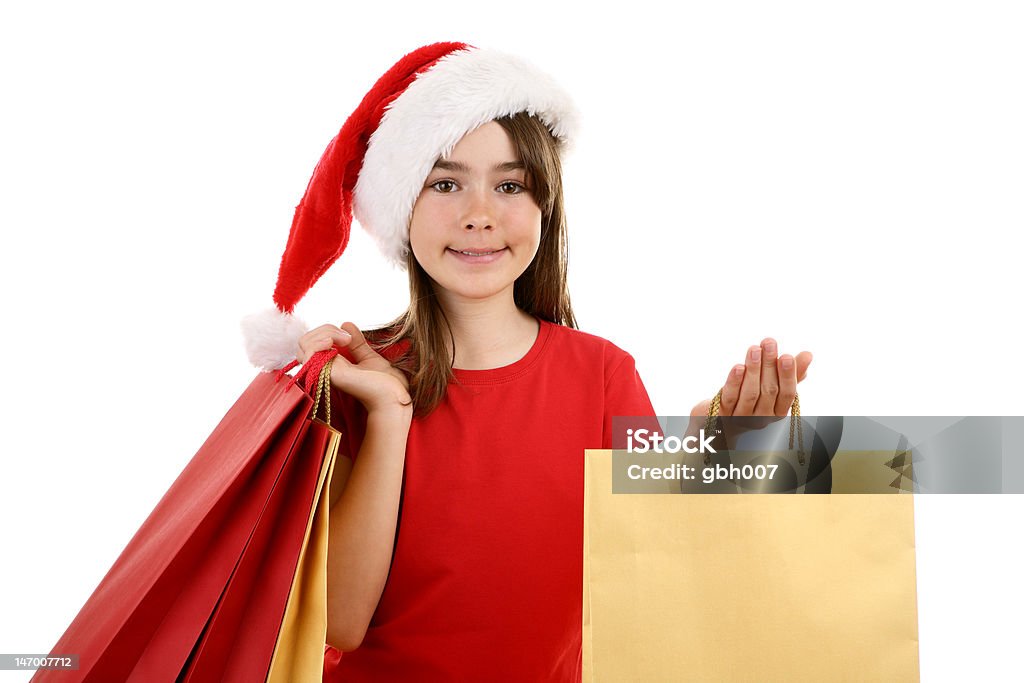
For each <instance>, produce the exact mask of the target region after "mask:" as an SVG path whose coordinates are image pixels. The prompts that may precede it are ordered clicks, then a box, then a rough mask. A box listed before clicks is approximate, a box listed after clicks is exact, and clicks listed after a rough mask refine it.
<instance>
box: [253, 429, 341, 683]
mask: <svg viewBox="0 0 1024 683" xmlns="http://www.w3.org/2000/svg"><path fill="white" fill-rule="evenodd" d="M340 436H341V434H340V432H334V433H333V441H332V443H331V444H330V446H329V447H328V454H329V455H328V458H327V459H326V460H325V462H324V467H323V468H322V470H321V472H320V480H319V484H318V486H319V492H318V493H317V497H316V500H314V501H313V505H314V509H313V515H312V516H310V519H309V524H308V526H307V527H306V535H305V538H304V540H303V546H302V552H301V554H300V556H299V562H298V566H297V567H296V570H295V578H294V579H293V581H292V588H291V592H290V594H289V595H288V605H287V607H286V608H285V613H284V621H283V623H282V624H281V631H280V633H279V634H278V637H277V644H276V646H275V648H274V656H273V658H272V659H271V662H270V673H269V675H268V676H267V683H306V682H307V681H321V680H322V677H323V666H324V646H325V643H326V641H327V532H328V522H329V518H330V512H331V508H330V490H331V477H332V475H333V473H334V463H335V460H336V458H337V453H338V446H339V438H340Z"/></svg>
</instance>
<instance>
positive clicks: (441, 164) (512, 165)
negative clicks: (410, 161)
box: [434, 159, 526, 173]
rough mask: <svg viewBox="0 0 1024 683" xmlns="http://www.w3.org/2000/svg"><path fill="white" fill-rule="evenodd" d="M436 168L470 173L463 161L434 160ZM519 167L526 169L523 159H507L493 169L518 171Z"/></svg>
mask: <svg viewBox="0 0 1024 683" xmlns="http://www.w3.org/2000/svg"><path fill="white" fill-rule="evenodd" d="M434 168H435V169H441V170H442V171H458V172H460V173H469V170H470V169H469V166H467V165H466V164H464V163H462V162H461V161H448V160H446V159H438V160H437V161H435V162H434ZM519 169H526V165H525V164H523V162H521V161H506V162H503V163H500V164H495V166H494V168H493V169H492V170H494V171H500V172H506V171H517V170H519Z"/></svg>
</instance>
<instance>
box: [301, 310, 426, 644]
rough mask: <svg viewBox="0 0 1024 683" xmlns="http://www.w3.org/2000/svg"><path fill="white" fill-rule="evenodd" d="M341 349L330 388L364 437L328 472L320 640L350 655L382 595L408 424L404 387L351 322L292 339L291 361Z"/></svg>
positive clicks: (403, 379)
mask: <svg viewBox="0 0 1024 683" xmlns="http://www.w3.org/2000/svg"><path fill="white" fill-rule="evenodd" d="M332 346H333V347H335V348H338V349H342V351H343V355H339V356H337V357H336V358H335V359H334V361H333V363H332V365H331V384H332V386H334V387H337V388H338V389H339V390H341V391H343V392H345V393H346V394H348V395H350V396H352V397H353V398H355V399H356V400H358V401H359V402H360V403H362V404H363V407H364V408H365V409H366V433H365V434H364V436H363V440H362V444H361V445H360V447H359V453H358V455H357V457H356V458H355V461H354V463H353V462H352V461H350V460H348V458H339V460H338V463H336V465H335V466H336V467H337V466H338V464H342V467H341V468H340V469H339V470H338V472H337V473H336V477H337V478H336V479H335V475H332V481H331V489H330V502H331V512H330V518H329V528H328V537H327V643H328V644H329V645H331V646H333V647H335V648H337V649H339V650H342V651H345V650H354V649H356V648H357V647H359V644H360V643H361V642H362V641H363V636H365V635H366V629H367V627H368V626H369V624H370V619H371V618H372V617H373V613H374V611H376V609H377V603H378V602H380V596H381V594H382V593H383V592H384V584H385V582H386V581H387V576H388V571H389V569H390V567H391V554H392V551H393V549H394V545H395V529H396V527H397V521H398V501H399V498H400V495H401V489H402V473H403V471H404V468H405V445H406V441H407V440H408V438H409V427H410V425H411V424H412V415H413V407H412V400H411V399H410V397H409V383H408V381H407V379H406V377H405V375H404V374H402V372H401V371H400V370H398V369H396V368H394V367H392V366H391V363H389V362H388V361H387V359H385V358H383V357H382V356H381V355H380V354H378V353H377V352H376V351H375V350H374V349H373V348H372V347H370V345H369V344H367V343H366V339H365V338H364V337H363V334H362V332H361V331H360V330H359V328H358V327H356V326H355V325H353V324H352V323H348V322H347V323H344V324H343V325H342V327H341V328H338V327H335V326H333V325H321V326H320V327H318V328H316V329H315V330H312V331H310V332H307V333H306V334H305V335H303V336H302V338H301V339H299V354H298V356H297V359H298V360H299V361H301V362H303V363H305V362H306V361H307V360H308V359H309V357H310V356H312V355H313V354H314V353H316V352H317V351H322V350H325V349H330V348H331V347H332Z"/></svg>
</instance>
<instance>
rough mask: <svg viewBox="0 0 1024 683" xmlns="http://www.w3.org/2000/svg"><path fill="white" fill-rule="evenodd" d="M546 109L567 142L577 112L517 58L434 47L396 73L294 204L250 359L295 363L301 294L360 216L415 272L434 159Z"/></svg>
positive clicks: (358, 113) (249, 329)
mask: <svg viewBox="0 0 1024 683" xmlns="http://www.w3.org/2000/svg"><path fill="white" fill-rule="evenodd" d="M519 112H527V113H529V114H532V115H535V116H537V117H538V118H539V119H540V120H541V121H543V122H544V124H545V125H546V126H547V127H548V129H549V130H550V131H551V133H552V134H553V135H554V136H555V137H557V138H559V139H560V140H561V142H562V144H563V147H564V148H566V149H567V148H568V147H569V146H570V145H571V143H572V141H573V138H574V136H575V133H576V129H577V126H578V115H577V113H576V109H575V107H574V106H573V104H572V101H571V100H570V99H569V97H568V95H567V94H566V93H565V91H564V90H562V88H561V87H559V86H558V84H557V83H555V82H554V80H552V79H551V77H550V76H548V75H547V74H545V73H543V72H542V71H540V70H538V69H537V68H536V67H534V66H532V65H530V64H529V63H527V62H525V61H523V60H522V59H519V58H518V57H514V56H512V55H508V54H505V53H503V52H498V51H495V50H485V49H480V48H476V47H473V46H471V45H467V44H465V43H434V44H431V45H427V46H425V47H422V48H420V49H418V50H415V51H413V52H410V53H409V54H407V55H406V56H404V57H403V58H402V59H400V60H399V61H398V63H396V64H395V65H394V66H393V67H391V69H389V70H388V71H387V73H385V74H384V75H383V76H382V77H381V78H380V79H379V80H378V81H377V83H376V84H374V86H373V88H371V90H370V92H369V93H367V94H366V96H365V97H364V98H363V100H362V102H360V104H359V106H358V107H357V108H356V110H355V111H354V112H353V113H352V115H351V116H349V118H348V119H347V120H346V121H345V124H344V125H343V126H342V127H341V130H340V131H339V132H338V134H337V135H336V136H335V137H334V139H333V140H331V142H330V144H329V145H328V146H327V149H326V151H325V152H324V154H323V156H322V157H321V158H320V161H319V162H318V163H317V165H316V169H315V170H314V171H313V176H312V177H311V178H310V180H309V184H308V185H307V187H306V192H305V194H304V195H303V197H302V201H301V202H299V205H298V206H297V207H296V208H295V217H294V218H293V220H292V227H291V232H290V233H289V235H288V243H287V246H286V247H285V251H284V255H283V257H282V258H281V267H280V270H279V271H278V278H277V287H276V289H275V290H274V304H275V307H274V308H273V309H269V310H267V311H266V312H264V313H258V314H255V315H251V316H248V317H247V318H245V319H244V320H243V321H242V330H243V334H244V336H245V343H246V351H247V353H248V355H249V360H250V361H251V362H252V363H253V365H256V366H258V367H261V368H263V369H264V370H273V369H277V368H282V367H284V366H286V365H287V364H288V363H290V362H291V361H292V360H294V359H295V354H296V352H297V351H298V340H299V338H300V337H301V336H302V335H303V334H305V332H306V326H305V325H304V324H303V323H302V322H301V321H299V320H298V319H297V318H296V317H294V310H295V306H296V304H298V302H299V300H301V299H302V297H303V296H305V294H306V292H308V291H309V290H310V289H311V288H312V287H313V285H314V284H315V283H316V281H317V280H318V279H320V276H321V275H323V274H324V273H325V272H326V271H327V269H328V268H329V267H330V266H331V265H332V264H333V263H334V262H335V261H336V260H337V259H338V257H339V256H341V254H342V252H344V250H345V247H346V246H347V245H348V239H349V234H350V229H351V224H352V218H353V215H354V217H355V219H356V220H357V221H359V224H360V225H362V226H363V228H364V229H365V230H366V231H367V232H368V233H370V235H371V236H372V237H373V239H374V240H375V241H376V243H377V246H378V247H379V248H380V250H381V251H382V252H383V253H384V255H385V257H387V259H388V260H389V261H390V262H392V263H393V264H395V265H396V266H398V267H399V268H403V269H404V267H405V259H406V256H407V253H408V250H409V221H410V218H411V217H412V209H413V206H414V205H415V203H416V199H417V198H418V197H419V195H420V192H421V191H422V189H423V181H424V180H425V179H426V177H427V176H428V175H429V174H430V170H431V169H432V168H433V166H434V163H435V162H436V161H437V160H438V159H439V158H441V157H445V156H447V155H449V154H450V153H451V151H452V149H453V148H454V147H455V145H456V143H458V141H459V140H461V139H462V137H463V136H465V135H466V134H467V133H469V132H471V131H473V130H475V129H476V128H478V127H480V126H481V125H483V124H485V123H487V122H488V121H492V120H494V119H496V118H501V117H503V116H509V115H512V114H517V113H519Z"/></svg>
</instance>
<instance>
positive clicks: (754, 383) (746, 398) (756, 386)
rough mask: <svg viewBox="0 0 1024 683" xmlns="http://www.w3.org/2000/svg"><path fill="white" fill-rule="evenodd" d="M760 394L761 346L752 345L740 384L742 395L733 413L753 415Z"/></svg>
mask: <svg viewBox="0 0 1024 683" xmlns="http://www.w3.org/2000/svg"><path fill="white" fill-rule="evenodd" d="M760 394H761V347H760V346H751V347H750V348H749V349H747V362H746V371H745V372H744V373H743V384H741V385H740V396H739V399H738V400H737V401H736V410H735V411H733V415H753V413H754V406H756V405H757V397H758V396H759V395H760Z"/></svg>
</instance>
